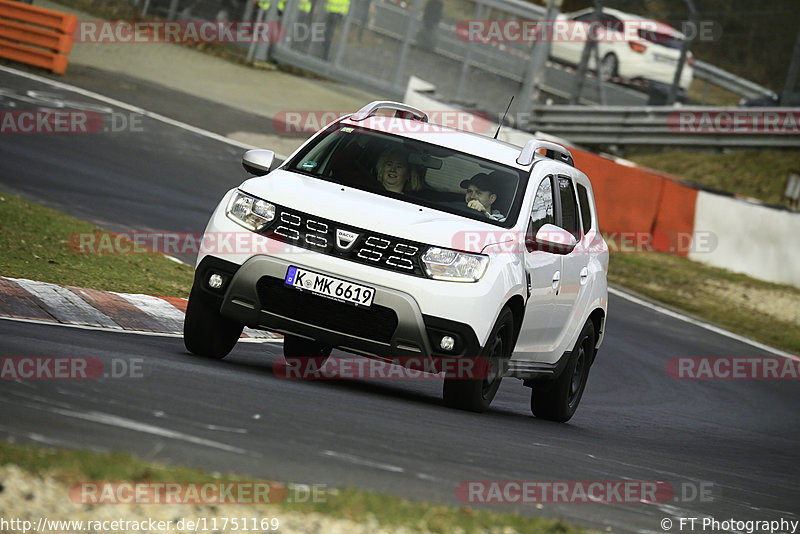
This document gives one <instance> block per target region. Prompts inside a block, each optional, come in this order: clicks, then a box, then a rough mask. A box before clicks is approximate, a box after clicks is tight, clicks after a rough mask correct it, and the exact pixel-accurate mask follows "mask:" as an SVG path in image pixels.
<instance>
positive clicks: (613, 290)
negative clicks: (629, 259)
mask: <svg viewBox="0 0 800 534" xmlns="http://www.w3.org/2000/svg"><path fill="white" fill-rule="evenodd" d="M608 292H609V293H611V294H612V295H616V296H618V297H622V298H624V299H625V300H628V301H630V302H633V303H634V304H638V305H639V306H644V307H645V308H650V309H651V310H653V311H656V312H658V313H661V314H663V315H666V316H668V317H672V318H673V319H678V320H679V321H683V322H686V323H690V324H693V325H695V326H699V327H701V328H705V329H706V330H710V331H711V332H714V333H715V334H719V335H721V336H725V337H728V338H730V339H734V340H736V341H739V342H740V343H744V344H746V345H750V346H751V347H755V348H757V349H761V350H763V351H765V352H769V353H770V354H774V355H775V356H780V357H782V358H787V359H789V360H794V361H796V362H800V356H795V355H794V354H790V353H788V352H785V351H782V350H780V349H776V348H774V347H770V346H769V345H764V344H763V343H759V342H758V341H753V340H752V339H749V338H746V337H744V336H740V335H739V334H734V333H733V332H730V331H728V330H725V329H723V328H720V327H718V326H714V325H713V324H709V323H706V322H703V321H700V320H698V319H695V318H694V317H689V316H687V315H683V314H681V313H678V312H676V311H674V310H670V309H669V308H665V307H663V306H659V305H658V304H653V303H652V302H648V301H646V300H644V299H640V298H639V297H636V296H634V295H631V294H630V293H626V292H624V291H620V290H619V289H616V288H613V287H610V288H608Z"/></svg>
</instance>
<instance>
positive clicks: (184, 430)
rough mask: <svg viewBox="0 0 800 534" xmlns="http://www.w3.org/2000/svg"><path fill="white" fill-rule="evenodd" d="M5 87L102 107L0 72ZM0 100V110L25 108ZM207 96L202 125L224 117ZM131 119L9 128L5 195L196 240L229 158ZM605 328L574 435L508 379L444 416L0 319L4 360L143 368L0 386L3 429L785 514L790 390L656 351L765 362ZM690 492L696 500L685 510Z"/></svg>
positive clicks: (274, 352)
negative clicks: (620, 489)
mask: <svg viewBox="0 0 800 534" xmlns="http://www.w3.org/2000/svg"><path fill="white" fill-rule="evenodd" d="M0 87H2V88H4V89H7V90H9V91H10V90H13V91H15V93H14V94H17V95H19V94H27V93H26V91H30V90H34V91H49V92H51V93H58V96H59V98H61V101H62V102H66V101H67V100H70V101H72V102H73V104H75V105H77V106H80V105H84V106H89V105H97V104H98V103H97V102H94V101H92V99H90V98H88V97H85V96H80V95H76V94H70V92H69V91H67V90H65V89H58V90H55V89H52V88H47V87H46V86H44V85H42V84H40V83H38V82H34V81H31V80H25V79H22V78H19V77H17V76H14V75H10V74H8V73H4V72H0ZM144 89H146V90H148V91H151V92H152V93H151V97H153V96H157V97H158V99H157V100H154V102H157V106H160V107H162V108H168V107H169V106H170V102H175V103H180V102H183V103H184V104H183V108H188V107H190V106H188V105H187V104H186V102H187V97H186V96H185V95H180V94H175V93H171V92H169V91H166V90H160V89H159V88H155V87H148V88H144ZM144 89H143V92H144ZM8 94H9V93H8V92H6V93H4V95H5V96H3V97H2V98H0V110H9V109H35V107H36V106H35V105H33V104H31V103H30V102H28V103H26V102H23V101H21V100H20V99H19V98H9V97H8ZM110 96H115V95H113V94H112V95H110ZM140 97H142V98H144V96H142V95H140ZM10 102H14V104H13V106H15V107H11V106H12V104H10ZM135 103H137V104H140V105H141V104H143V103H142V102H135ZM194 104H196V102H194ZM203 104H205V105H207V108H202V112H201V115H199V116H202V117H204V118H203V119H202V120H205V121H207V120H210V119H209V117H210V118H213V117H215V116H219V117H222V116H225V115H226V112H227V111H230V110H226V109H225V108H224V107H222V106H218V105H216V104H212V103H203ZM26 106H27V107H26ZM150 109H153V110H154V111H161V112H163V111H164V110H162V109H154V108H153V107H150ZM175 109H176V110H178V109H181V105H177V104H176V106H175ZM117 111H119V110H117ZM173 116H174V115H173ZM199 116H198V117H199ZM174 117H175V118H177V119H180V120H184V121H186V122H192V121H191V120H189V119H191V117H187V116H174ZM251 120H252V119H251ZM259 120H262V121H263V119H259ZM194 124H197V125H198V126H203V124H200V123H194ZM142 126H143V128H144V131H143V132H129V131H121V132H116V133H108V132H107V133H105V134H94V135H91V137H89V135H88V134H82V135H78V134H74V135H72V134H70V135H66V134H65V135H41V136H38V135H32V134H28V135H22V134H14V135H5V134H4V135H2V138H0V189H3V190H5V191H10V192H15V193H20V194H22V195H24V196H25V197H27V198H30V199H33V200H37V201H39V202H42V203H45V204H48V205H51V206H53V207H56V208H59V209H62V210H63V211H66V212H68V213H71V214H74V215H77V216H79V217H82V218H85V219H88V220H91V221H94V222H97V223H98V224H101V225H103V226H105V227H106V228H110V229H112V230H120V229H137V230H153V229H158V230H166V231H201V230H202V228H203V227H204V225H205V221H206V218H207V217H208V215H209V213H210V211H211V209H212V208H213V206H214V205H215V204H216V202H217V200H218V198H219V196H220V195H221V194H222V192H223V191H225V190H227V189H228V188H230V187H232V186H235V185H236V184H237V183H239V182H240V181H241V180H242V179H243V178H244V177H246V175H245V174H244V171H242V170H241V167H240V165H239V161H240V157H241V153H242V150H241V149H240V148H237V147H232V146H230V145H225V144H223V143H221V142H218V141H214V140H212V139H208V138H206V137H203V136H201V135H198V134H196V133H191V132H188V131H186V130H183V129H181V128H177V127H175V126H170V125H167V124H164V123H162V122H159V121H157V120H154V119H149V118H143V122H142ZM609 316H610V319H609V322H608V328H607V333H606V340H605V343H604V345H603V347H602V348H601V351H600V353H599V356H598V360H597V363H596V365H595V366H594V367H593V369H592V372H591V375H590V379H589V383H588V386H587V389H586V392H585V394H584V398H583V401H582V404H581V407H580V409H579V410H578V412H577V414H576V415H575V417H574V418H573V419H572V420H571V421H570V422H569V423H568V424H556V423H550V422H546V421H541V420H538V419H536V418H534V417H533V416H532V415H531V414H530V411H529V408H528V402H529V390H528V389H526V388H524V387H523V386H522V384H521V382H519V381H517V380H513V379H507V380H505V381H504V382H503V384H502V387H501V389H500V391H499V393H498V396H497V398H496V399H495V401H494V403H493V404H492V406H491V408H490V410H489V411H488V412H487V413H485V414H482V415H477V414H472V413H466V412H459V411H454V410H450V409H447V408H445V407H444V406H443V405H442V402H441V400H440V395H441V382H440V381H438V380H435V379H432V380H406V381H392V380H379V381H374V380H372V381H368V380H347V381H305V382H300V381H294V380H284V379H280V378H278V377H276V376H275V375H274V374H273V372H272V365H273V364H274V362H275V361H276V360H278V359H279V355H280V345H277V344H243V343H240V344H239V345H238V346H237V347H236V348H235V349H234V351H233V352H232V353H231V355H229V356H228V357H227V358H226V359H225V360H223V361H209V360H204V359H200V358H197V357H194V356H191V355H189V354H188V353H187V352H186V351H185V349H184V347H183V343H182V340H181V339H180V338H176V337H166V336H142V335H136V334H125V333H116V332H103V331H95V330H86V329H79V328H68V327H60V326H53V325H41V324H31V323H25V322H18V321H11V320H0V355H2V356H4V357H8V356H15V357H24V356H48V357H54V356H57V357H61V356H73V357H74V356H79V357H96V358H99V359H101V360H103V361H104V362H105V363H106V364H108V365H109V366H110V365H111V364H112V363H111V362H112V360H113V361H116V362H128V363H130V362H132V361H135V362H136V364H137V366H140V368H141V370H142V373H141V374H142V376H141V377H138V378H137V377H128V378H112V377H108V378H99V379H95V380H71V381H63V380H39V381H31V380H3V381H2V383H0V436H2V439H6V440H7V439H11V438H14V439H15V440H17V441H31V442H39V443H46V444H50V445H55V446H64V447H70V448H89V449H93V450H117V449H122V450H129V451H131V452H134V453H136V454H138V455H140V456H142V457H144V458H147V459H152V460H158V461H168V462H170V463H181V464H190V465H196V466H201V467H205V468H207V469H210V470H222V471H234V472H239V473H245V474H251V475H256V476H262V477H267V478H273V479H277V480H281V481H285V482H302V483H308V484H329V485H331V486H346V485H354V486H357V487H361V488H366V489H373V490H377V491H383V492H388V493H392V494H397V495H401V496H404V497H410V498H415V499H426V500H430V501H434V502H443V503H449V504H454V505H462V504H464V503H461V502H460V501H459V500H458V499H457V497H456V487H457V486H458V484H459V483H461V482H462V481H471V480H498V481H506V480H512V481H598V480H600V481H613V480H642V481H655V480H660V481H666V482H668V483H669V484H671V485H672V486H673V488H675V489H676V490H677V495H676V497H675V498H673V499H672V500H670V501H669V502H666V503H629V504H583V503H581V504H574V503H573V504H545V505H544V506H543V507H541V508H538V507H536V506H535V505H530V504H527V505H521V504H501V505H491V507H492V508H493V509H497V510H504V511H509V512H511V511H513V512H518V513H521V514H526V515H544V516H547V517H562V518H564V519H566V520H568V521H570V522H573V523H577V524H582V525H586V526H590V527H595V528H599V529H605V528H607V527H611V529H612V530H613V531H620V532H661V527H660V522H661V519H662V518H665V517H670V518H675V517H686V516H690V517H704V516H713V517H715V518H717V519H720V520H722V519H730V518H734V519H738V520H772V519H779V518H787V519H789V518H792V519H795V520H797V519H798V512H800V505H798V503H799V502H800V477H799V476H798V475H799V474H800V468H798V465H800V424H799V423H800V415H798V406H800V387H798V385H799V384H800V382H798V381H797V380H676V379H673V378H671V377H670V376H669V375H668V374H667V372H666V365H667V362H668V361H669V360H670V358H675V357H680V356H711V357H713V356H741V357H758V356H767V355H769V354H768V353H767V352H765V351H762V350H760V349H758V348H755V347H753V346H751V345H748V344H745V343H742V342H740V341H737V340H734V339H731V338H729V337H726V336H723V335H720V334H718V333H714V332H711V331H709V330H707V329H704V328H702V327H700V326H697V325H695V324H691V323H688V322H685V321H681V320H678V319H675V318H673V317H669V316H666V315H664V314H661V313H659V312H657V311H655V310H652V309H650V308H648V307H644V306H640V305H638V304H635V303H633V302H630V301H628V300H626V299H623V298H620V297H617V296H612V297H611V299H610V302H609ZM698 489H703V490H704V491H705V492H706V494H705V496H704V498H702V499H700V498H692V497H693V494H694V493H695V490H698ZM681 494H684V495H681ZM684 497H685V498H684ZM472 506H475V507H478V508H481V507H483V506H489V505H482V504H472ZM673 531H677V527H675V528H673Z"/></svg>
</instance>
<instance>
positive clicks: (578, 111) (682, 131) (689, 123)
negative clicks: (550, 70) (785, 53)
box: [529, 106, 800, 148]
mask: <svg viewBox="0 0 800 534" xmlns="http://www.w3.org/2000/svg"><path fill="white" fill-rule="evenodd" d="M529 129H531V130H532V131H542V132H547V133H548V134H552V135H557V136H559V137H563V138H564V139H567V140H569V141H571V142H572V143H579V144H601V145H623V146H624V145H662V146H664V145H666V146H694V147H698V146H700V147H720V148H783V147H800V108H780V109H778V108H713V107H693V106H692V107H689V106H687V107H667V106H636V107H622V106H607V107H588V106H546V107H544V106H537V107H535V108H534V109H533V118H532V119H531V122H530V125H529Z"/></svg>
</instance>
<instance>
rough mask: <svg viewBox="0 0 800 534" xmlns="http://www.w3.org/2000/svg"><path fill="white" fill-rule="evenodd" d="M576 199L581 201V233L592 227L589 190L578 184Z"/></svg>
mask: <svg viewBox="0 0 800 534" xmlns="http://www.w3.org/2000/svg"><path fill="white" fill-rule="evenodd" d="M578 200H579V201H580V203H581V219H583V233H584V234H585V233H588V232H589V230H591V229H592V212H591V210H590V209H589V192H588V191H587V190H586V188H585V187H584V186H582V185H581V184H578Z"/></svg>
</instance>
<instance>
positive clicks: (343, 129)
mask: <svg viewBox="0 0 800 534" xmlns="http://www.w3.org/2000/svg"><path fill="white" fill-rule="evenodd" d="M339 131H340V132H344V133H352V132H353V128H351V127H350V126H344V127H342V128H341V129H340V130H339Z"/></svg>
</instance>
